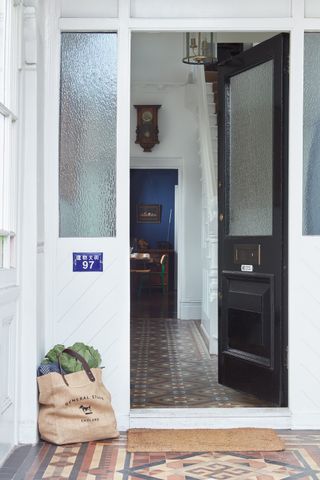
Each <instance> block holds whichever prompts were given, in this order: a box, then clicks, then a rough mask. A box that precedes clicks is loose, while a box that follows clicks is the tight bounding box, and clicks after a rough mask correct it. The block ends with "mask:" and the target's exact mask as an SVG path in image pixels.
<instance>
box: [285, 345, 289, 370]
mask: <svg viewBox="0 0 320 480" xmlns="http://www.w3.org/2000/svg"><path fill="white" fill-rule="evenodd" d="M288 357H289V355H288V345H287V346H286V348H285V351H284V367H285V368H286V369H287V370H288V364H289V358H288Z"/></svg>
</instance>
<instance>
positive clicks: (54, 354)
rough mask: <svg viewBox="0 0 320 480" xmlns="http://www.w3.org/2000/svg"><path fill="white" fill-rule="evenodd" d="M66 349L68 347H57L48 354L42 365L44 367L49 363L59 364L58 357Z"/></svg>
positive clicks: (59, 345)
mask: <svg viewBox="0 0 320 480" xmlns="http://www.w3.org/2000/svg"><path fill="white" fill-rule="evenodd" d="M65 348H66V347H65V346H64V345H61V344H57V345H55V346H54V347H53V348H51V350H49V352H48V353H47V354H46V356H45V357H44V359H43V360H42V362H41V364H42V365H44V364H48V363H58V356H59V354H60V353H61V352H62V351H63V350H64V349H65Z"/></svg>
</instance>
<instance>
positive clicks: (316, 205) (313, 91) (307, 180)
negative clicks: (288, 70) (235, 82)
mask: <svg viewBox="0 0 320 480" xmlns="http://www.w3.org/2000/svg"><path fill="white" fill-rule="evenodd" d="M319 82H320V34H319V33H306V34H305V54H304V119H303V122H304V123H303V136H304V146H303V148H304V152H303V156H304V163H303V169H304V180H303V184H304V185H303V186H304V195H303V197H304V201H303V233H304V234H305V235H320V189H319V185H320V96H319Z"/></svg>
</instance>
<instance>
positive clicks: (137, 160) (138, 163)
mask: <svg viewBox="0 0 320 480" xmlns="http://www.w3.org/2000/svg"><path fill="white" fill-rule="evenodd" d="M147 162H148V159H145V158H143V157H139V156H134V155H133V156H131V157H130V170H131V169H137V170H146V169H147V170H178V185H179V200H178V211H177V215H176V214H175V223H176V226H177V233H178V235H177V237H178V238H177V240H178V241H177V243H176V245H177V253H178V269H177V275H178V279H177V317H178V318H180V310H181V286H182V279H183V276H184V265H185V255H184V248H183V241H182V240H183V232H184V212H183V201H181V199H183V158H181V157H171V158H169V157H152V164H151V163H149V162H148V163H147ZM175 241H176V240H175Z"/></svg>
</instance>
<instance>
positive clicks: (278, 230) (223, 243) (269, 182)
mask: <svg viewBox="0 0 320 480" xmlns="http://www.w3.org/2000/svg"><path fill="white" fill-rule="evenodd" d="M288 47H289V37H288V35H287V34H280V35H277V36H275V37H273V38H271V39H270V40H267V41H265V42H263V43H261V44H259V45H257V46H256V47H253V48H251V49H250V50H247V51H245V52H243V53H241V54H239V55H237V56H235V57H233V58H232V59H231V60H230V61H228V62H227V63H226V64H225V65H223V66H221V67H219V103H220V112H219V382H220V383H222V384H223V385H227V386H229V387H232V388H235V389H238V390H241V391H244V392H248V393H252V394H255V395H256V396H258V397H259V398H261V399H263V400H265V401H266V402H268V404H272V405H275V406H286V405H287V368H286V355H287V122H288V119H287V111H288Z"/></svg>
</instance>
